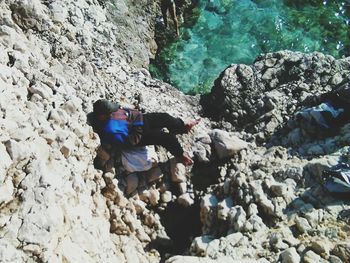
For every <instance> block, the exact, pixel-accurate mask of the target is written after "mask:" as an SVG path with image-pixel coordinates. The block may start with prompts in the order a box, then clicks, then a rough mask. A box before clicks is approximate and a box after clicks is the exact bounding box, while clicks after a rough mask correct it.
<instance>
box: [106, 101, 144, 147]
mask: <svg viewBox="0 0 350 263" xmlns="http://www.w3.org/2000/svg"><path fill="white" fill-rule="evenodd" d="M143 124H144V123H143V117H142V113H141V112H139V111H137V110H131V109H124V108H120V109H118V110H117V111H115V112H112V113H111V115H110V118H109V119H108V120H107V121H106V122H105V123H104V124H103V125H102V129H101V133H102V134H101V135H100V136H101V140H102V141H103V142H104V143H108V144H113V145H117V146H120V147H123V146H131V145H137V144H138V143H139V142H140V140H141V136H142V126H143Z"/></svg>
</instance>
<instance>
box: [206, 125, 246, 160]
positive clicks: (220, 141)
mask: <svg viewBox="0 0 350 263" xmlns="http://www.w3.org/2000/svg"><path fill="white" fill-rule="evenodd" d="M209 135H210V138H211V140H212V141H213V144H214V147H215V150H216V153H217V154H218V157H219V158H220V159H223V158H227V157H231V156H233V155H234V154H236V153H238V152H239V151H241V150H243V149H246V148H247V147H248V143H246V142H245V141H243V140H241V139H239V138H238V137H236V136H232V135H230V134H229V133H228V132H226V131H223V130H219V129H214V130H213V131H211V132H210V133H209Z"/></svg>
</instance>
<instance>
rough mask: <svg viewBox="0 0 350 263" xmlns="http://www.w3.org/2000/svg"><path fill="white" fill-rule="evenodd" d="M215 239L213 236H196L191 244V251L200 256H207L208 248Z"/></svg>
mask: <svg viewBox="0 0 350 263" xmlns="http://www.w3.org/2000/svg"><path fill="white" fill-rule="evenodd" d="M212 240H213V237H211V236H200V237H196V238H195V239H194V240H193V242H192V245H191V251H193V252H194V253H195V254H196V255H198V256H202V257H203V256H206V250H207V247H208V245H209V243H210V241H212Z"/></svg>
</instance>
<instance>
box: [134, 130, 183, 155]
mask: <svg viewBox="0 0 350 263" xmlns="http://www.w3.org/2000/svg"><path fill="white" fill-rule="evenodd" d="M146 145H161V146H163V147H164V148H165V149H167V150H168V151H169V152H170V153H171V154H172V155H174V156H175V157H180V156H182V155H183V153H184V151H183V149H182V147H181V145H180V143H179V141H178V140H177V138H176V137H175V135H174V134H171V133H167V132H163V131H160V130H152V131H148V132H144V133H143V134H142V138H141V141H140V142H139V144H138V146H146Z"/></svg>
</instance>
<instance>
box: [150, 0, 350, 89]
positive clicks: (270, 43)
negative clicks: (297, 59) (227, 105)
mask: <svg viewBox="0 0 350 263" xmlns="http://www.w3.org/2000/svg"><path fill="white" fill-rule="evenodd" d="M197 2H198V3H197V5H196V7H195V8H194V9H193V10H192V13H191V14H190V15H189V16H187V17H185V22H183V23H182V24H181V28H180V37H179V38H177V39H176V40H175V41H172V42H170V43H168V44H167V45H166V46H165V47H164V48H163V49H162V50H161V51H160V52H159V54H158V57H157V60H156V61H157V62H156V66H158V67H163V68H162V70H151V72H153V73H154V75H156V77H159V78H162V79H163V80H166V81H168V82H170V83H171V84H173V85H174V86H176V87H177V88H179V89H180V90H182V91H184V92H186V93H205V92H208V91H210V88H211V87H212V85H213V82H214V80H215V79H216V78H217V77H218V76H219V74H220V73H221V72H222V71H223V70H224V69H225V68H226V67H228V66H229V65H230V64H232V63H235V64H238V63H244V64H251V63H253V62H254V60H255V58H256V57H257V56H258V55H259V54H261V53H267V52H275V51H279V50H285V49H288V50H293V51H301V52H304V53H310V52H313V51H320V52H323V53H325V54H329V55H332V56H334V57H336V58H340V57H342V56H348V55H349V46H350V42H349V37H350V29H349V17H350V0H348V1H336V0H334V1H327V0H323V1H320V0H255V1H253V0H197ZM167 30H171V29H170V28H169V27H168V29H167ZM153 69H154V68H153ZM161 71H162V72H163V73H162V74H161V75H160V73H159V72H161ZM156 73H158V75H157V74H156Z"/></svg>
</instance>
